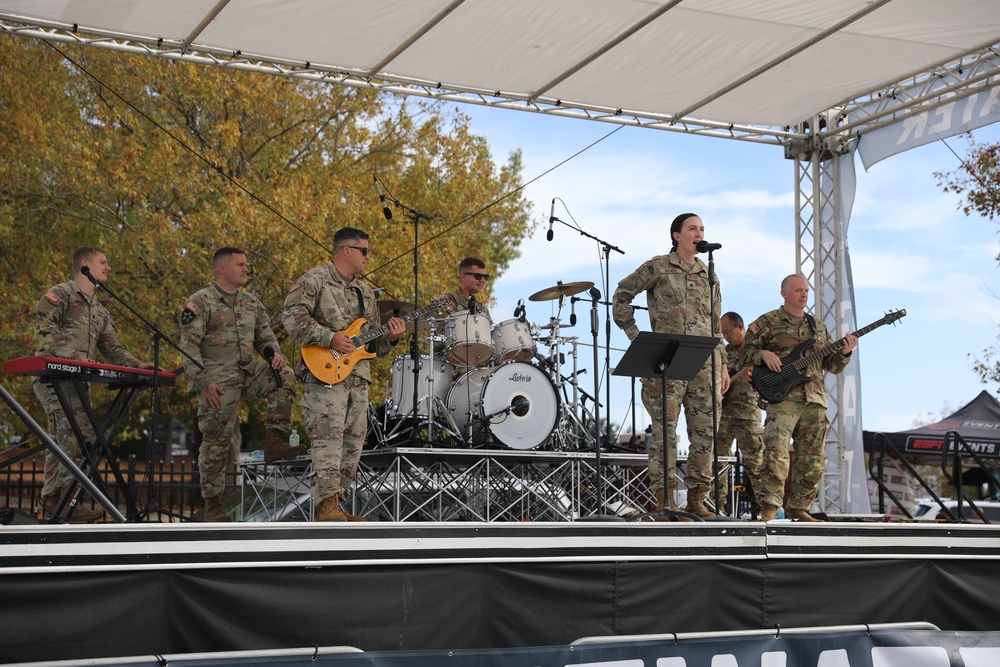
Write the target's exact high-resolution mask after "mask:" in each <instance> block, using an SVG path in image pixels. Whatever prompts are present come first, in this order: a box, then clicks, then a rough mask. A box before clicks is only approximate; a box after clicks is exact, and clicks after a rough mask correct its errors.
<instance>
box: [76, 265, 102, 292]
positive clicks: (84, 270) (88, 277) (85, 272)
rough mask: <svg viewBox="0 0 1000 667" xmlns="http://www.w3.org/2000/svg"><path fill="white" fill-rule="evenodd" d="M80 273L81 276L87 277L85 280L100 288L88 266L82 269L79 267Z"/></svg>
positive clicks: (98, 281)
mask: <svg viewBox="0 0 1000 667" xmlns="http://www.w3.org/2000/svg"><path fill="white" fill-rule="evenodd" d="M80 273H82V274H83V275H85V276H87V279H88V280H90V282H92V283H94V284H95V285H97V286H98V287H100V286H101V281H100V280H98V279H97V278H95V277H94V274H92V273H91V272H90V267H89V266H86V265H84V266H83V267H81V268H80Z"/></svg>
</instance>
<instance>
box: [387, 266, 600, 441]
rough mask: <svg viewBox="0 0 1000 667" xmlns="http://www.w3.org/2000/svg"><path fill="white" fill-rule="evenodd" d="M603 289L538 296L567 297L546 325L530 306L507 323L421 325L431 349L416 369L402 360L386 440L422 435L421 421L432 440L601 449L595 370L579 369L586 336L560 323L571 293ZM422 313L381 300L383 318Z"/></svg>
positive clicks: (473, 318)
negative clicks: (589, 386) (591, 404)
mask: <svg viewBox="0 0 1000 667" xmlns="http://www.w3.org/2000/svg"><path fill="white" fill-rule="evenodd" d="M593 286H594V284H593V283H591V282H573V283H562V282H560V283H558V284H557V285H555V286H554V287H549V288H546V289H543V290H541V291H539V292H536V293H535V294H532V295H531V296H530V297H529V300H530V301H551V300H555V299H558V300H559V309H558V311H557V314H556V316H555V317H552V318H550V321H549V323H548V324H546V325H544V326H537V325H535V324H533V323H531V322H529V321H528V320H527V319H526V318H525V316H524V309H523V306H519V307H518V310H516V311H515V315H518V314H519V316H517V317H514V318H511V319H508V320H504V321H502V322H499V323H498V324H492V322H491V321H490V319H489V317H488V316H487V315H486V314H485V313H471V312H469V311H468V310H462V311H455V312H452V313H450V314H449V315H448V316H446V317H442V318H428V319H426V320H421V321H420V322H419V325H420V329H421V331H423V330H426V333H427V335H426V337H425V338H424V340H425V341H426V342H427V344H428V352H427V354H423V355H420V356H419V357H418V359H417V362H416V367H414V359H413V357H412V355H409V354H407V355H403V356H399V357H396V358H395V359H394V360H393V362H392V365H391V368H390V381H389V383H388V387H387V391H386V401H385V408H384V418H383V420H382V423H381V425H380V426H381V429H380V430H381V432H382V433H383V434H384V435H382V436H381V437H380V442H379V443H378V444H380V445H390V444H398V441H399V440H400V439H401V438H407V437H410V438H411V439H412V437H413V435H412V434H413V433H415V432H416V430H417V429H415V428H414V424H415V423H416V424H419V429H422V430H423V435H421V436H420V440H421V442H422V443H424V444H427V443H431V444H438V443H441V444H445V445H449V446H456V447H495V446H497V445H499V446H503V447H508V448H510V449H518V450H530V449H552V450H566V449H581V448H584V447H588V446H593V445H594V435H593V434H592V433H590V432H589V430H588V429H589V428H592V425H593V421H594V420H593V415H592V414H591V413H590V412H589V411H588V410H587V408H586V407H585V405H584V402H585V401H586V400H587V399H590V400H593V397H591V396H590V395H589V394H587V393H586V392H585V391H584V390H582V389H581V388H580V386H579V384H578V382H577V377H578V376H579V375H580V374H581V373H583V372H585V371H581V370H578V368H577V345H578V339H577V337H575V336H563V335H562V331H561V330H562V329H564V328H566V326H569V325H564V324H563V323H562V322H561V320H560V317H559V315H560V314H561V313H562V308H563V305H564V303H565V301H566V297H570V296H572V295H574V294H578V293H580V292H583V291H585V290H588V289H590V288H592V287H593ZM522 303H523V302H522ZM414 308H415V306H414V305H413V304H409V303H406V302H400V301H380V302H379V309H380V312H381V313H382V314H383V316H386V315H390V316H391V315H399V314H403V313H406V312H410V311H412V310H413V309H414ZM574 319H575V318H574ZM414 334H415V335H416V332H414ZM567 353H568V356H567ZM567 359H568V360H569V362H568V363H567ZM564 366H568V371H567V374H565V375H564V374H563V371H562V369H563V367H564ZM414 383H417V384H416V386H417V391H414ZM414 397H416V400H415V401H414Z"/></svg>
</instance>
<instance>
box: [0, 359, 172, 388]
mask: <svg viewBox="0 0 1000 667" xmlns="http://www.w3.org/2000/svg"><path fill="white" fill-rule="evenodd" d="M3 372H4V373H9V374H10V375H37V376H38V377H45V378H71V377H80V378H82V379H84V380H86V381H87V382H100V383H102V384H121V385H128V386H133V385H137V386H152V385H153V371H148V370H144V369H141V368H129V367H128V366H112V365H111V364H101V363H98V362H96V361H76V360H74V359H60V358H58V357H21V358H20V359H11V360H10V361H8V362H6V363H5V364H4V365H3ZM176 377H177V376H176V375H174V374H173V373H163V372H161V373H157V374H156V384H157V386H160V387H172V386H173V385H174V379H175V378H176Z"/></svg>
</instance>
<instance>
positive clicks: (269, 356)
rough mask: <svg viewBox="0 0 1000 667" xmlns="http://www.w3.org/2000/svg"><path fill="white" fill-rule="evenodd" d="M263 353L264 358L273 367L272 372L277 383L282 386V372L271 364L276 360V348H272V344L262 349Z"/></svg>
mask: <svg viewBox="0 0 1000 667" xmlns="http://www.w3.org/2000/svg"><path fill="white" fill-rule="evenodd" d="M261 354H263V355H264V359H266V360H267V365H268V367H269V368H270V369H271V374H272V375H274V382H275V384H277V385H278V387H281V373H279V372H278V369H277V368H275V367H274V366H271V362H272V361H274V350H272V349H271V346H267V347H265V348H264V349H263V350H262V351H261Z"/></svg>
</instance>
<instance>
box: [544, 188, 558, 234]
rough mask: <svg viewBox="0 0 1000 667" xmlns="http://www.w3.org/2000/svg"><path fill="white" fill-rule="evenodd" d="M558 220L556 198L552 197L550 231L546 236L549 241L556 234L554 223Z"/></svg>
mask: <svg viewBox="0 0 1000 667" xmlns="http://www.w3.org/2000/svg"><path fill="white" fill-rule="evenodd" d="M555 221H556V198H555V197H553V198H552V209H551V210H550V211H549V231H548V232H547V233H546V234H545V238H546V239H547V240H549V241H551V240H552V237H553V236H554V235H553V233H552V224H553V223H554V222H555Z"/></svg>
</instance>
